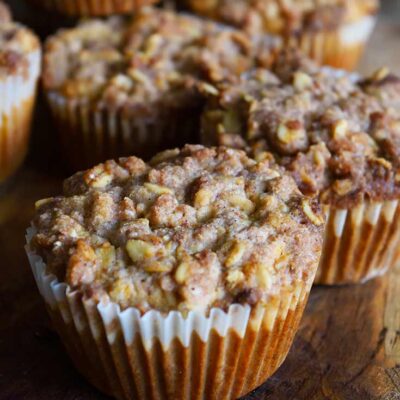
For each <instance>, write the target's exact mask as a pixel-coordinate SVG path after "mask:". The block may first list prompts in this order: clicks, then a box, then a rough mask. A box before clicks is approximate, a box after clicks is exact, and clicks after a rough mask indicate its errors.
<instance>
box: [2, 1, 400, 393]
mask: <svg viewBox="0 0 400 400" xmlns="http://www.w3.org/2000/svg"><path fill="white" fill-rule="evenodd" d="M12 3H13V5H16V3H17V1H16V0H13V1H12ZM35 21H38V20H35ZM53 23H54V21H53ZM43 26H44V22H43V20H41V21H39V23H38V25H37V27H39V28H43ZM46 26H48V25H46ZM399 40H400V25H399V26H397V25H391V24H388V23H386V22H385V21H384V20H383V19H382V20H381V21H380V24H379V26H378V29H377V31H376V34H375V36H374V39H373V41H372V44H371V47H370V49H369V51H368V53H367V55H366V57H365V60H364V62H363V66H362V69H363V70H367V71H371V70H372V69H373V68H375V67H377V66H378V65H380V64H382V63H383V64H385V63H386V64H387V65H389V66H390V67H391V68H393V69H396V67H397V69H398V71H399V72H400V54H399V53H400V52H399V50H400V48H399V44H398V43H399ZM382 44H383V45H382ZM43 113H45V110H44V109H43V108H42V107H40V109H39V114H41V118H38V119H37V121H36V122H35V129H34V138H33V141H32V145H31V154H30V156H29V158H28V160H27V162H26V165H25V167H24V168H23V169H22V170H21V171H20V173H19V174H18V175H17V176H16V177H15V179H14V180H13V181H12V182H11V183H10V184H9V185H8V187H7V188H6V189H5V193H3V195H2V196H1V197H0V260H2V261H1V262H0V263H1V265H0V321H1V322H0V400H22V399H23V400H52V399H54V400H56V399H57V400H77V399H79V400H91V399H99V400H101V399H106V397H105V396H103V395H101V394H100V393H98V392H97V391H96V390H95V389H93V388H92V387H91V386H90V385H89V384H87V383H86V382H85V381H84V380H83V379H82V378H81V377H80V376H79V375H78V373H77V372H75V370H74V368H73V367H72V365H71V364H70V361H69V360H68V357H67V356H66V354H65V352H64V350H63V348H62V345H61V343H60V341H59V340H58V338H57V336H56V334H55V333H54V332H53V331H52V330H51V327H50V326H49V323H48V320H47V317H46V313H45V309H44V306H43V304H42V301H41V299H40V297H39V294H38V292H37V289H36V287H35V283H34V281H33V278H32V275H31V272H30V269H29V267H28V263H27V260H26V257H25V254H24V250H23V245H24V232H25V229H26V227H27V226H28V224H29V221H30V219H31V217H32V214H33V203H34V202H35V200H37V199H39V198H43V197H48V196H51V195H54V194H57V193H59V192H60V190H61V181H62V178H63V177H65V176H67V172H65V171H64V170H63V169H62V167H61V165H60V163H59V161H58V160H59V156H58V152H57V146H56V143H55V134H54V132H53V130H52V129H51V125H49V123H48V120H47V118H46V117H45V118H43ZM3 191H4V189H3ZM399 295H400V270H396V271H393V272H392V273H391V274H390V275H389V276H387V277H385V278H381V279H377V280H374V281H372V282H370V283H368V284H366V285H364V286H349V287H343V288H318V287H317V288H314V289H313V291H312V293H311V298H310V302H309V304H308V306H307V309H306V312H305V315H304V318H303V320H302V323H301V328H300V331H299V333H298V335H297V337H296V339H295V342H294V345H293V347H292V349H291V351H290V354H289V356H288V358H287V360H286V362H285V363H284V364H283V366H282V367H281V368H280V370H279V371H278V372H277V373H276V374H275V375H274V376H273V377H272V378H271V379H269V380H268V381H267V382H266V383H265V384H264V385H263V386H262V387H261V388H259V389H258V390H256V391H255V392H253V393H251V394H250V395H248V396H247V397H246V400H250V399H252V400H261V399H271V400H324V399H332V400H339V399H340V400H341V399H349V400H370V399H371V400H372V399H373V400H375V399H376V400H399V399H400V301H399V297H398V296H399Z"/></svg>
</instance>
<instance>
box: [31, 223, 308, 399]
mask: <svg viewBox="0 0 400 400" xmlns="http://www.w3.org/2000/svg"><path fill="white" fill-rule="evenodd" d="M34 232H35V231H34V230H33V229H32V228H31V229H28V231H27V243H29V242H30V240H31V238H32V235H33V234H34ZM26 251H27V255H28V258H29V261H30V264H31V267H32V271H33V274H34V276H35V279H36V282H37V285H38V288H39V291H40V293H41V295H42V297H43V298H44V300H45V303H46V305H47V308H48V310H49V314H50V316H51V317H52V320H53V323H54V326H55V327H56V329H57V331H58V332H59V334H60V336H61V338H62V340H63V342H64V344H65V346H66V348H67V350H68V352H69V353H70V355H71V357H72V359H73V361H74V363H75V364H76V366H77V368H78V369H79V370H80V372H81V373H82V374H84V375H85V376H86V377H87V378H88V379H89V380H90V381H91V382H92V383H93V384H94V385H96V386H97V387H98V388H100V389H101V390H103V391H105V392H107V393H109V394H112V395H113V396H115V397H117V398H118V399H131V398H135V399H143V400H144V399H146V400H149V399H158V398H160V397H162V398H167V399H171V400H172V399H173V400H180V399H182V400H184V399H185V400H189V399H193V398H195V397H193V396H194V395H195V394H196V395H197V396H198V397H196V398H199V399H200V398H207V399H215V400H217V399H218V400H224V399H231V398H237V397H239V396H241V395H244V394H246V393H247V392H249V391H251V390H252V389H254V388H256V387H257V386H259V385H260V384H261V383H263V382H264V381H265V379H267V378H268V377H269V376H270V375H271V374H272V373H273V372H274V371H275V370H276V369H277V368H278V367H279V366H280V364H281V363H282V362H283V360H284V359H285V357H286V354H287V352H288V350H289V348H290V345H291V342H292V340H293V337H294V335H295V332H296V330H297V327H298V324H299V321H300V318H301V315H302V312H303V309H304V306H305V303H306V300H307V297H308V294H309V291H310V286H311V281H310V282H304V283H302V284H300V285H298V287H297V289H296V290H292V291H291V292H290V293H289V292H287V293H285V294H281V295H280V296H278V298H277V299H273V300H271V303H270V304H268V305H267V306H263V307H258V308H256V309H251V308H250V307H249V306H248V305H246V306H243V305H238V304H236V305H232V306H230V307H229V309H228V311H227V312H224V311H222V310H220V309H212V310H211V312H210V314H209V316H208V317H207V316H205V315H204V314H203V313H200V312H190V313H188V315H187V316H186V317H183V316H182V314H181V313H179V312H170V313H169V314H168V315H163V314H161V313H159V312H156V311H152V312H148V313H146V314H145V315H144V316H141V315H140V313H139V312H138V310H136V309H134V308H129V309H127V310H125V311H122V312H121V311H120V309H119V307H118V306H117V305H116V304H113V303H110V304H95V303H94V302H93V301H92V300H85V299H82V297H81V296H80V295H79V294H78V293H77V292H71V291H70V290H69V289H68V287H67V285H66V284H62V283H59V282H58V281H57V279H56V277H55V276H52V275H47V274H46V272H45V264H44V263H43V260H42V259H41V258H40V257H39V256H37V255H36V254H34V253H33V252H32V251H31V250H30V248H29V245H27V246H26ZM310 279H312V277H311V278H310Z"/></svg>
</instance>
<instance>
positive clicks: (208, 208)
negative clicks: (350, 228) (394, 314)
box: [27, 145, 324, 400]
mask: <svg viewBox="0 0 400 400" xmlns="http://www.w3.org/2000/svg"><path fill="white" fill-rule="evenodd" d="M323 225H324V218H323V216H322V213H321V212H320V210H319V208H318V205H317V204H316V203H315V202H313V201H311V200H309V199H307V198H306V197H304V196H303V195H301V193H300V191H299V190H298V188H297V186H296V184H295V182H294V180H293V179H292V178H291V177H290V176H289V175H287V174H286V173H284V172H282V170H280V169H278V167H276V166H275V164H274V162H273V161H272V156H271V157H270V158H269V159H268V158H265V159H264V160H263V161H260V162H256V161H254V160H253V159H250V158H248V157H247V156H246V154H245V152H243V151H239V150H234V149H227V148H205V147H202V146H199V145H197V146H195V145H187V146H185V147H184V148H183V149H182V150H177V149H176V150H167V151H165V152H163V153H160V154H158V155H157V156H155V158H153V159H152V161H151V162H150V163H149V164H146V163H144V162H143V161H142V160H140V159H138V158H135V157H130V158H125V159H120V161H119V162H118V163H117V162H115V161H108V162H106V163H105V164H100V165H98V166H96V167H94V168H92V169H90V170H88V171H86V172H80V173H78V174H76V175H74V176H73V177H72V178H70V179H68V180H67V181H66V182H65V185H64V197H56V198H52V199H46V200H42V201H40V202H38V203H37V212H36V217H35V219H34V221H33V229H32V230H31V232H30V233H29V234H28V243H29V244H28V249H27V250H28V255H29V256H30V260H31V265H32V268H33V271H34V274H35V277H36V279H37V282H38V286H39V288H40V290H41V293H42V295H43V296H44V298H45V301H46V303H47V305H48V309H49V311H50V314H51V316H52V319H53V321H54V324H55V326H56V328H57V329H58V331H59V332H60V335H61V337H62V338H63V340H64V341H65V344H66V346H67V348H68V350H69V352H70V354H71V356H72V358H73V359H74V362H75V364H76V365H77V367H78V368H79V369H80V371H81V372H82V373H83V374H85V375H86V376H87V377H88V378H89V380H90V381H91V382H92V383H94V384H95V385H96V386H98V387H99V388H101V389H102V390H104V391H105V392H108V393H110V394H112V395H114V396H115V397H117V398H119V399H131V398H135V399H136V398H137V399H139V398H140V399H146V400H150V399H158V398H161V397H163V398H168V399H174V400H180V399H193V398H194V397H193V396H194V395H195V394H196V398H207V399H218V400H224V399H231V398H237V397H239V396H240V395H243V394H245V393H247V392H249V391H250V390H252V389H254V388H255V387H257V386H258V385H260V384H261V383H262V382H263V381H264V380H265V379H267V378H268V377H269V376H270V375H271V374H272V373H273V372H274V371H275V370H276V368H277V367H278V366H279V365H280V364H281V363H282V362H283V360H284V358H285V356H286V353H287V351H288V349H289V347H290V344H291V342H292V339H293V336H294V334H295V332H296V329H297V325H298V323H299V320H300V318H301V315H302V312H303V308H304V305H305V303H306V300H307V297H308V293H309V290H310V287H311V285H312V282H313V279H314V274H315V272H316V269H317V267H318V261H319V256H320V252H321V246H322V236H323V228H324V227H323ZM42 259H43V261H41V260H42ZM43 262H44V264H43ZM59 282H61V283H59ZM103 326H104V328H103ZM93 329H94V330H93ZM103 329H104V330H103ZM161 346H162V347H161ZM238 349H240V351H238ZM209 351H212V352H213V357H211V358H209V357H207V353H208V352H209ZM112 357H113V359H112ZM228 360H229V361H228ZM147 363H149V364H147ZM114 365H116V368H117V370H116V369H115V366H114ZM200 366H201V367H200ZM148 368H149V369H150V370H151V371H153V372H155V371H157V374H153V373H152V372H151V371H150V370H149V369H148ZM146 371H149V373H147V372H146ZM221 376H223V377H224V379H220V377H221Z"/></svg>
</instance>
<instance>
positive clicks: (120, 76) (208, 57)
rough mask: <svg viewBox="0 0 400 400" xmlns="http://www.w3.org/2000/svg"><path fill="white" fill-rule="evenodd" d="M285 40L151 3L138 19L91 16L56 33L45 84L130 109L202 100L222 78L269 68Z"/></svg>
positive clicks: (82, 99)
mask: <svg viewBox="0 0 400 400" xmlns="http://www.w3.org/2000/svg"><path fill="white" fill-rule="evenodd" d="M277 43H278V42H277V41H276V40H275V39H274V40H272V39H271V38H265V37H264V38H258V39H256V38H251V37H250V36H249V35H247V34H245V33H241V32H239V31H237V30H233V29H231V28H226V27H222V26H221V25H218V24H216V23H214V22H209V21H204V20H202V19H199V18H196V17H191V16H188V15H184V14H176V13H173V12H171V11H163V10H157V9H154V8H146V9H143V10H141V11H140V12H139V13H137V14H135V16H134V17H131V18H123V17H112V18H109V19H107V20H105V21H102V20H89V21H87V22H83V23H81V24H80V25H78V26H77V27H76V28H74V29H68V30H62V31H60V32H59V33H58V34H56V35H55V36H54V37H52V38H50V39H49V40H48V42H47V44H46V49H45V61H44V85H45V88H46V89H47V90H49V91H55V92H58V93H61V94H62V95H63V96H65V97H66V98H68V99H69V100H70V101H80V102H92V103H95V104H96V105H97V106H99V107H110V108H120V107H123V108H125V110H126V111H127V112H128V111H130V110H134V109H138V108H139V109H141V110H142V112H145V110H146V108H148V107H150V106H151V105H152V104H158V103H163V104H164V105H168V106H170V107H172V108H174V107H178V106H180V105H182V104H185V105H188V104H189V105H190V103H191V102H196V101H197V97H196V93H197V91H198V90H203V89H204V90H205V91H210V90H211V91H212V90H213V88H212V86H210V84H212V83H214V82H219V81H222V80H231V79H232V76H237V75H238V74H240V73H241V72H243V71H245V70H247V69H248V68H250V67H254V66H266V65H268V63H269V62H270V58H271V51H272V49H271V48H272V47H274V46H277ZM199 83H201V84H200V85H199ZM199 86H200V89H199ZM153 108H154V107H153Z"/></svg>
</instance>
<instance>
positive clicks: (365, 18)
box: [181, 0, 379, 70]
mask: <svg viewBox="0 0 400 400" xmlns="http://www.w3.org/2000/svg"><path fill="white" fill-rule="evenodd" d="M181 2H183V3H184V4H185V5H186V6H187V7H188V8H189V9H190V10H192V11H194V12H196V13H198V14H199V15H202V16H206V17H209V18H213V19H215V20H217V21H221V22H223V23H226V24H230V25H233V26H236V27H238V28H241V29H244V30H246V31H249V32H251V33H268V34H273V35H278V36H280V37H282V38H283V39H284V41H285V43H286V44H287V45H291V46H294V47H296V48H299V49H301V50H302V51H303V52H304V53H305V54H306V55H308V56H309V57H311V58H313V59H314V60H316V61H317V62H318V63H320V64H324V65H331V66H333V67H336V68H343V69H348V70H353V69H355V68H356V67H357V64H358V62H359V60H360V58H361V56H362V54H363V51H364V48H365V45H366V44H367V42H368V39H369V37H370V35H371V33H372V31H373V28H374V25H375V21H376V14H377V12H378V9H379V0H327V1H309V0H296V1H293V0H289V1H280V0H235V1H231V0H181Z"/></svg>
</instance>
